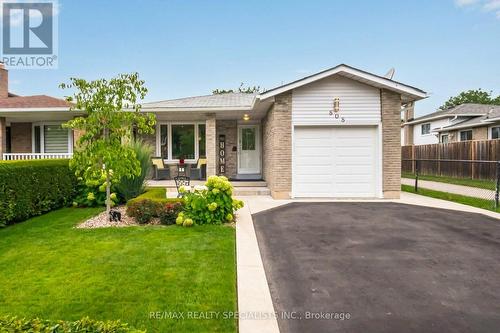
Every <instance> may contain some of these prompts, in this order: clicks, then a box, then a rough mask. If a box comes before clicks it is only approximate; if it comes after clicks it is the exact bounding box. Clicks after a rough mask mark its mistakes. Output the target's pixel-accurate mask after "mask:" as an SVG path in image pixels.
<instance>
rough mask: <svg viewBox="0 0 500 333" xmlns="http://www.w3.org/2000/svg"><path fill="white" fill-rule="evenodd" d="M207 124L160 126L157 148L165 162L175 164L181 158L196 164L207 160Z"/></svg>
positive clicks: (164, 124)
mask: <svg viewBox="0 0 500 333" xmlns="http://www.w3.org/2000/svg"><path fill="white" fill-rule="evenodd" d="M205 131H206V129H205V124H200V123H184V124H179V123H163V124H159V126H158V131H157V136H156V140H157V141H156V145H157V146H156V148H157V151H158V152H159V154H160V155H161V157H162V158H163V159H164V160H167V161H171V162H174V161H176V160H180V159H181V158H183V159H185V160H190V163H192V162H195V161H197V160H198V158H205V156H206V149H205V142H206V141H205Z"/></svg>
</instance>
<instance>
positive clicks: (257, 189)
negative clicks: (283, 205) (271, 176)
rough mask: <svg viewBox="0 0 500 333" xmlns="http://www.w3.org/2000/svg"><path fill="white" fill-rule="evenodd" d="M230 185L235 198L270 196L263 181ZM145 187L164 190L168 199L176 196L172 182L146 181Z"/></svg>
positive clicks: (193, 183)
mask: <svg viewBox="0 0 500 333" xmlns="http://www.w3.org/2000/svg"><path fill="white" fill-rule="evenodd" d="M204 184H205V181H204V180H192V181H191V184H190V185H191V186H197V185H204ZM231 184H232V185H233V187H234V190H233V194H234V195H235V196H248V195H270V193H271V191H270V190H269V188H268V187H267V183H266V182H265V181H239V180H232V181H231ZM147 186H148V187H161V188H166V189H167V196H168V197H175V196H177V188H176V186H175V182H174V181H173V180H148V181H147Z"/></svg>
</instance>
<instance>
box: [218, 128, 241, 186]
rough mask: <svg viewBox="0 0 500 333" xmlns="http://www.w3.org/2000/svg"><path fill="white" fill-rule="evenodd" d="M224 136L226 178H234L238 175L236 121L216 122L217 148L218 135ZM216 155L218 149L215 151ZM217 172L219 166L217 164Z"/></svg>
mask: <svg viewBox="0 0 500 333" xmlns="http://www.w3.org/2000/svg"><path fill="white" fill-rule="evenodd" d="M221 134H224V135H225V136H226V150H225V153H226V174H225V176H226V177H228V178H230V179H231V178H236V174H237V173H238V151H237V147H238V121H236V120H217V139H216V140H217V147H218V144H219V135H221ZM217 153H218V149H217ZM216 167H217V172H218V171H219V169H218V167H219V164H218V163H217V166H216Z"/></svg>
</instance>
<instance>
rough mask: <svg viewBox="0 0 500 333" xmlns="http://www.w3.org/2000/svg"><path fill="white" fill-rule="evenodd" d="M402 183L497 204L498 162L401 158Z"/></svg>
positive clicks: (493, 204)
mask: <svg viewBox="0 0 500 333" xmlns="http://www.w3.org/2000/svg"><path fill="white" fill-rule="evenodd" d="M401 176H402V184H403V185H407V186H412V187H413V189H414V191H415V192H419V190H421V189H427V190H434V191H439V192H446V193H452V194H456V195H461V196H465V197H471V198H476V199H479V200H484V201H485V205H491V206H490V207H491V208H493V207H494V208H498V207H499V187H500V161H481V160H447V159H403V160H402V163H401Z"/></svg>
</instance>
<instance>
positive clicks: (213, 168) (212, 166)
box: [205, 114, 217, 177]
mask: <svg viewBox="0 0 500 333" xmlns="http://www.w3.org/2000/svg"><path fill="white" fill-rule="evenodd" d="M205 126H206V129H205V131H206V133H205V136H206V138H205V140H206V141H205V147H206V152H207V177H208V176H213V175H216V174H217V128H216V120H215V114H208V115H207V120H206V125H205Z"/></svg>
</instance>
